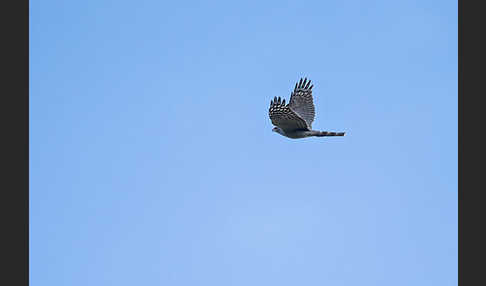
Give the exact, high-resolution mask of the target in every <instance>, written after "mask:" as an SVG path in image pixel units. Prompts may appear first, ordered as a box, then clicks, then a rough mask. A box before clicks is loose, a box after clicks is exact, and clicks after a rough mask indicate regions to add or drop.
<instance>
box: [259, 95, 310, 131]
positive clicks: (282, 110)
mask: <svg viewBox="0 0 486 286" xmlns="http://www.w3.org/2000/svg"><path fill="white" fill-rule="evenodd" d="M289 105H290V104H287V105H285V99H284V100H282V99H281V98H280V97H278V98H277V97H275V98H274V99H273V100H272V101H271V102H270V109H269V110H268V115H269V116H270V120H271V121H272V124H273V125H275V126H277V127H280V128H281V129H283V130H284V131H286V132H288V131H292V130H299V129H304V130H309V126H307V123H306V121H305V120H304V119H303V118H302V117H300V116H299V115H298V114H297V113H295V112H294V111H293V110H292V109H291V108H290V107H289Z"/></svg>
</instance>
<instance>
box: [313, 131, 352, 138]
mask: <svg viewBox="0 0 486 286" xmlns="http://www.w3.org/2000/svg"><path fill="white" fill-rule="evenodd" d="M344 134H346V132H329V131H318V132H317V133H316V135H315V136H317V137H324V136H344Z"/></svg>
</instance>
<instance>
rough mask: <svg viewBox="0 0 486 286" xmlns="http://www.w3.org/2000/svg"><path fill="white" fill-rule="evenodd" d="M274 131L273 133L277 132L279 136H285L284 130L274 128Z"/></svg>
mask: <svg viewBox="0 0 486 286" xmlns="http://www.w3.org/2000/svg"><path fill="white" fill-rule="evenodd" d="M272 131H273V132H277V133H279V134H282V135H284V132H283V130H282V129H280V128H278V127H273V129H272Z"/></svg>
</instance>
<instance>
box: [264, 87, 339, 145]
mask: <svg viewBox="0 0 486 286" xmlns="http://www.w3.org/2000/svg"><path fill="white" fill-rule="evenodd" d="M310 83H311V81H310V80H309V81H307V78H304V79H302V78H301V79H300V81H299V82H298V83H296V84H295V88H294V91H293V92H292V93H291V94H290V101H289V103H288V104H287V105H285V99H283V100H282V99H281V98H280V97H278V98H277V97H275V98H274V99H273V100H272V101H271V102H270V109H269V110H268V115H269V116H270V120H271V121H272V124H273V125H275V127H274V128H273V129H272V131H273V132H277V133H279V134H281V135H283V136H285V137H288V138H292V139H298V138H305V137H312V136H316V137H323V136H344V134H345V132H329V131H318V130H312V122H314V117H315V108H314V101H313V99H312V88H313V87H314V85H310Z"/></svg>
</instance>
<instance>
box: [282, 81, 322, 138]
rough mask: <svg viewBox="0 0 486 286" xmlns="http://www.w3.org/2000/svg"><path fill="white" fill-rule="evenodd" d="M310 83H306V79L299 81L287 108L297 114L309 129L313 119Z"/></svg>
mask: <svg viewBox="0 0 486 286" xmlns="http://www.w3.org/2000/svg"><path fill="white" fill-rule="evenodd" d="M310 83H311V81H310V80H309V81H307V78H305V79H302V78H301V79H300V81H299V82H298V83H296V84H295V88H294V91H293V92H292V94H291V96H290V102H289V104H288V106H289V107H290V109H291V110H292V111H293V112H295V113H297V115H299V116H300V117H301V118H302V119H304V120H305V122H306V123H307V126H308V127H309V129H311V128H312V122H314V117H315V114H316V112H315V107H314V101H313V99H312V88H313V87H314V85H310Z"/></svg>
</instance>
